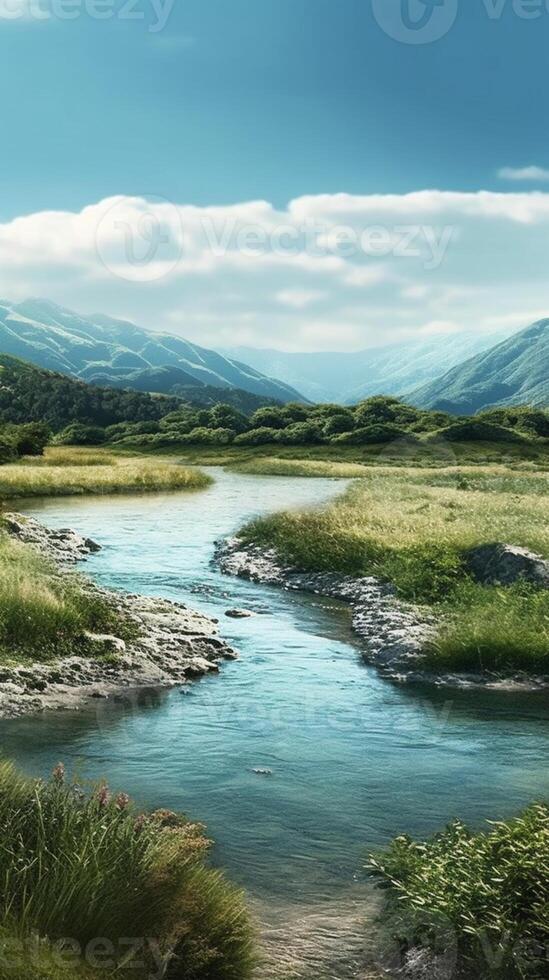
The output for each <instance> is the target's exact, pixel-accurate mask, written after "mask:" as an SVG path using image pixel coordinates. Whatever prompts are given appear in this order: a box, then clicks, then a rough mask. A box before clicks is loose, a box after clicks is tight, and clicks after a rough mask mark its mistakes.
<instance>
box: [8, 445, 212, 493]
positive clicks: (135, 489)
mask: <svg viewBox="0 0 549 980" xmlns="http://www.w3.org/2000/svg"><path fill="white" fill-rule="evenodd" d="M210 482H211V480H210V477H209V476H207V475H206V474H205V473H201V472H200V471H199V470H197V469H192V468H189V467H185V466H181V465H179V463H178V461H177V460H176V459H174V458H167V459H163V458H154V459H150V458H147V457H145V456H139V455H132V454H128V455H127V454H118V455H115V454H113V453H109V452H106V451H105V452H104V451H102V450H95V451H93V452H90V450H89V449H86V448H79V447H74V448H72V447H66V446H63V447H55V446H51V447H48V448H47V449H46V451H45V454H44V456H29V457H25V458H23V459H22V460H20V461H18V462H16V463H9V464H7V465H4V466H1V467H0V499H2V498H3V499H4V500H6V499H11V498H14V497H41V496H71V495H76V494H108V493H148V492H153V491H160V492H165V491H170V490H202V489H204V487H207V486H208V485H209V484H210Z"/></svg>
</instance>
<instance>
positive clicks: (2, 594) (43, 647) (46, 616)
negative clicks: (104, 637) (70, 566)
mask: <svg viewBox="0 0 549 980" xmlns="http://www.w3.org/2000/svg"><path fill="white" fill-rule="evenodd" d="M87 630H90V631H93V632H95V633H113V632H114V633H116V635H117V636H119V637H121V638H123V639H131V638H132V637H133V636H134V633H135V628H134V627H133V625H132V624H130V623H129V622H128V621H126V620H125V619H124V618H123V617H122V616H121V614H120V613H119V612H118V611H116V610H115V609H114V607H112V606H111V605H109V603H108V602H107V601H106V600H104V599H102V598H100V597H99V596H95V595H94V594H93V593H90V592H89V591H87V590H85V589H83V588H82V586H81V583H80V580H79V578H78V576H76V575H60V574H59V573H58V572H57V570H56V569H55V567H54V566H53V565H52V564H50V562H48V561H47V560H46V559H45V558H44V557H42V556H41V555H39V554H38V552H36V551H35V550H34V549H33V548H31V547H29V546H28V545H25V544H21V543H20V542H19V541H14V540H13V539H12V538H10V537H9V536H8V535H7V534H6V533H3V532H0V659H2V660H3V661H10V660H13V661H20V660H25V659H29V660H32V661H34V662H36V661H39V660H42V661H48V660H52V659H54V658H56V657H61V656H69V655H72V654H75V653H80V654H86V653H87V652H88V647H89V642H88V641H87V640H86V635H85V634H86V631H87ZM91 650H93V647H91V648H90V652H91Z"/></svg>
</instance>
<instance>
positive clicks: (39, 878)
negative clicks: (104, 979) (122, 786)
mask: <svg viewBox="0 0 549 980" xmlns="http://www.w3.org/2000/svg"><path fill="white" fill-rule="evenodd" d="M0 826H1V827H2V847H1V848H0V878H1V881H2V888H1V890H0V924H1V926H2V929H3V930H4V932H5V933H6V934H7V935H9V936H11V937H15V938H16V939H18V940H19V943H20V947H21V948H22V950H23V951H26V952H25V953H24V956H26V957H27V958H28V957H30V953H29V950H30V949H32V945H31V939H32V937H34V936H39V937H42V938H43V939H44V940H47V941H48V944H49V945H45V946H44V948H43V950H42V952H41V955H39V957H38V967H35V968H31V972H30V973H27V974H24V973H23V972H22V971H21V976H23V975H25V976H26V977H31V978H36V980H38V978H42V977H45V978H48V980H49V978H50V977H51V978H52V980H57V978H58V977H59V980H61V978H64V977H65V975H66V976H67V977H69V976H73V977H74V976H76V977H80V976H81V977H82V978H83V980H84V978H87V977H88V976H93V977H95V976H105V975H107V976H109V975H115V974H116V976H122V977H131V976H134V977H137V978H139V980H141V978H145V977H161V976H164V977H166V978H167V980H245V978H247V977H249V976H250V970H251V965H252V954H251V932H250V926H249V923H248V917H247V913H246V910H245V907H244V904H243V899H242V896H241V895H240V893H239V892H237V891H236V890H235V889H233V888H232V887H231V886H230V885H229V884H228V883H227V882H226V881H225V880H224V878H223V877H222V876H221V875H220V874H218V873H217V872H215V871H212V870H210V869H209V868H208V867H207V865H206V864H205V863H204V862H205V857H206V855H207V851H208V847H209V842H208V841H207V840H206V839H205V838H204V834H203V828H202V827H200V826H199V825H196V824H192V823H190V822H189V821H187V820H186V819H185V818H182V817H179V816H177V815H176V814H173V813H170V812H168V811H158V812H156V813H153V814H150V815H145V814H137V813H136V812H135V811H134V810H133V808H132V807H131V805H130V803H129V799H128V797H127V796H125V794H119V795H118V796H115V797H113V796H111V794H110V792H109V790H108V788H107V787H106V786H102V787H100V788H98V789H96V790H94V791H93V792H92V793H91V794H89V795H87V794H85V793H84V792H83V791H82V789H81V788H80V787H78V786H76V785H68V784H67V783H66V782H65V773H64V769H63V767H62V766H61V765H60V766H58V767H57V768H56V770H55V771H54V774H53V778H52V779H51V780H50V781H49V782H42V781H40V782H35V781H31V780H26V779H23V778H22V777H20V776H19V775H18V774H17V773H16V772H15V771H14V769H13V768H12V767H11V766H10V765H8V764H6V763H4V764H2V765H1V766H0ZM128 937H137V939H138V942H137V944H136V947H135V948H134V949H133V951H132V947H131V944H128V942H127V940H128ZM124 940H126V942H124ZM98 941H99V942H98ZM56 942H57V943H59V947H58V949H57V951H56V952H57V955H56V956H54V950H53V949H52V945H51V944H53V943H56ZM98 946H99V948H98ZM59 949H61V950H63V949H65V951H66V953H67V961H68V962H69V963H72V964H74V968H73V972H72V973H71V972H67V973H66V974H65V973H64V972H63V970H62V968H61V967H59V966H58V965H57V964H58V963H59ZM105 950H106V951H107V952H106V953H105ZM99 953H100V954H101V956H99ZM42 963H43V964H44V965H45V967H46V968H47V969H46V970H45V971H44V972H42V970H41V966H42ZM33 970H34V972H33ZM48 970H49V971H50V972H47V971H48ZM0 975H2V976H3V974H1V972H0ZM6 975H7V974H6ZM10 975H12V974H10Z"/></svg>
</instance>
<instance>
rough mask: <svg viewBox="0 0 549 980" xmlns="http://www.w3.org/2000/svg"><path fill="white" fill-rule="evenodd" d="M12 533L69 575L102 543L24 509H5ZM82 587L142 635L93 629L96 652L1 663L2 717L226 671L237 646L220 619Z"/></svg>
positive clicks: (82, 580)
mask: <svg viewBox="0 0 549 980" xmlns="http://www.w3.org/2000/svg"><path fill="white" fill-rule="evenodd" d="M4 522H5V528H6V530H7V532H8V534H9V535H10V536H11V537H13V538H15V539H17V540H18V541H20V542H22V543H23V544H24V545H25V546H28V547H30V548H34V549H36V550H37V551H38V552H39V553H40V554H41V555H42V556H44V557H45V558H47V559H48V560H49V561H51V562H53V563H54V565H55V567H56V568H57V569H58V571H59V572H60V574H61V575H62V576H68V575H74V566H75V565H76V563H77V562H80V561H83V560H85V559H86V558H87V557H88V556H89V555H90V554H93V553H95V552H97V551H99V550H100V545H98V544H97V543H96V542H95V541H93V540H91V539H90V538H85V537H82V536H81V535H79V534H77V533H76V532H75V531H73V530H71V529H59V530H54V529H50V528H47V527H45V526H43V525H42V524H40V523H39V522H38V521H36V520H34V519H32V518H28V517H23V516H22V515H20V514H6V515H4ZM78 584H79V587H80V588H81V589H82V590H84V592H85V593H86V594H87V595H88V596H90V597H93V598H94V599H99V600H101V601H102V602H105V603H107V604H109V605H110V606H111V607H112V608H113V609H114V610H115V611H116V613H117V614H118V615H119V616H120V617H121V618H122V619H123V620H125V621H126V622H127V623H129V624H130V625H131V626H132V627H133V629H132V630H131V632H132V634H133V635H134V636H135V638H133V639H131V640H130V641H127V640H124V639H122V638H121V637H119V636H116V635H115V634H105V633H94V632H88V633H87V634H86V640H87V641H88V644H89V646H90V647H91V649H92V650H93V651H94V653H95V655H94V656H84V655H78V656H70V657H65V658H62V659H57V660H52V661H49V660H48V661H46V662H39V663H33V662H31V661H29V662H27V661H25V662H24V663H21V664H13V665H12V664H10V663H7V664H5V665H2V666H0V717H3V718H13V717H17V716H19V715H24V714H32V713H36V712H41V711H44V710H46V709H57V710H70V709H77V708H80V707H84V706H86V705H89V704H92V703H94V702H97V701H98V700H105V699H114V700H117V699H118V700H122V701H123V700H124V697H127V696H128V692H130V691H131V692H134V693H135V692H139V691H140V690H141V691H142V690H144V689H156V688H171V687H175V686H178V685H182V684H186V683H188V682H189V680H191V679H193V678H197V677H201V676H203V675H205V674H208V673H211V672H215V671H218V670H219V667H220V663H221V662H222V661H223V660H224V659H234V658H235V657H236V653H235V651H234V650H233V649H232V648H231V647H230V646H229V644H228V643H226V642H225V641H224V640H222V639H221V638H220V637H219V636H218V635H217V626H216V621H215V620H214V619H212V618H210V617H208V616H206V615H204V614H201V613H198V612H195V611H194V610H192V609H189V608H188V607H187V606H185V605H182V604H181V603H177V602H172V601H170V600H169V599H162V598H155V597H149V596H144V595H138V594H131V593H124V592H122V591H120V592H119V591H114V590H111V589H106V588H104V587H102V586H99V585H97V584H96V583H95V582H93V581H92V580H91V579H89V578H87V577H85V576H78Z"/></svg>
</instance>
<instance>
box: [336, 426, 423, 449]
mask: <svg viewBox="0 0 549 980" xmlns="http://www.w3.org/2000/svg"><path fill="white" fill-rule="evenodd" d="M412 438H413V437H412V436H410V434H409V433H407V432H406V430H405V429H402V428H401V427H400V426H398V425H394V424H393V423H392V422H385V423H379V424H376V425H367V426H363V427H362V428H359V429H355V430H354V432H344V433H343V434H342V435H339V436H336V437H335V438H334V439H333V440H332V442H334V443H338V444H342V445H349V446H368V445H376V444H380V445H383V444H387V443H390V442H396V441H398V440H402V439H408V440H410V439H412Z"/></svg>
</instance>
